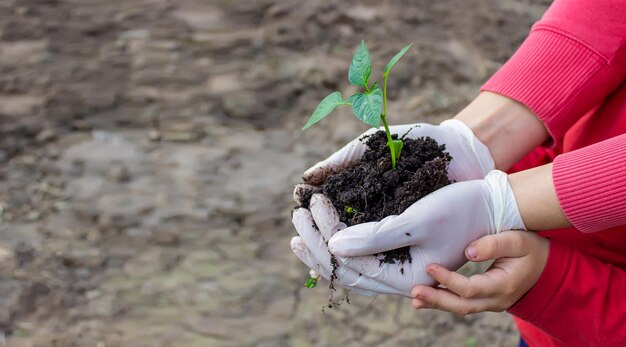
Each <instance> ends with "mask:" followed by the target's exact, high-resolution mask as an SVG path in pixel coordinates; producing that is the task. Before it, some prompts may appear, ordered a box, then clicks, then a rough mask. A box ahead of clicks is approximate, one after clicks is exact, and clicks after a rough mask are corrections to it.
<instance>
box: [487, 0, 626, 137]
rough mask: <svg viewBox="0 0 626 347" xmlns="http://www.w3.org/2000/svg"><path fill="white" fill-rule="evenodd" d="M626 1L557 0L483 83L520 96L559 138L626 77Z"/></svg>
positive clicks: (513, 95)
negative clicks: (497, 69)
mask: <svg viewBox="0 0 626 347" xmlns="http://www.w3.org/2000/svg"><path fill="white" fill-rule="evenodd" d="M625 13H626V2H625V1H618V0H606V1H596V0H576V1H574V0H555V1H554V3H553V4H552V6H550V8H549V9H548V11H547V12H546V13H545V14H544V16H543V18H542V19H541V20H540V21H539V22H537V23H536V24H535V25H534V26H533V28H532V30H531V32H530V34H529V36H528V37H527V38H526V40H525V41H524V43H523V44H522V45H521V46H520V47H519V49H518V50H517V52H516V53H515V54H514V55H513V56H512V57H511V58H510V59H509V61H507V63H506V64H505V65H504V66H502V68H501V69H500V70H499V71H498V72H496V73H495V74H494V75H493V76H492V77H491V78H490V79H489V81H487V83H486V84H485V85H484V86H483V87H482V88H481V90H482V91H491V92H494V93H497V94H501V95H503V96H506V97H508V98H511V99H513V100H516V101H518V102H519V103H521V104H523V105H525V106H526V107H528V108H529V109H530V110H532V112H533V113H534V114H536V115H537V117H538V118H539V119H541V120H542V122H543V123H544V125H545V126H546V128H547V130H548V132H549V133H550V135H551V136H552V137H553V139H554V140H555V141H556V142H559V141H560V140H561V138H562V136H563V134H564V133H565V132H566V131H567V129H569V128H570V127H571V126H572V125H573V124H574V123H575V122H576V121H577V120H578V119H579V118H580V117H582V116H583V115H584V114H585V113H586V112H588V111H589V110H591V109H593V108H594V107H596V106H597V105H599V104H600V103H601V102H602V100H604V99H605V98H606V97H607V96H608V95H609V94H610V93H612V92H613V91H614V90H615V89H616V88H617V87H618V86H619V85H620V84H621V83H622V82H623V81H624V79H626V20H624V14H625Z"/></svg>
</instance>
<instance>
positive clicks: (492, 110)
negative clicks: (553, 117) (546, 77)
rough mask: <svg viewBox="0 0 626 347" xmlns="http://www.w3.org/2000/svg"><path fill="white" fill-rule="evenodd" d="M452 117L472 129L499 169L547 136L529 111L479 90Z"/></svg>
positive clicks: (542, 126) (529, 150)
mask: <svg viewBox="0 0 626 347" xmlns="http://www.w3.org/2000/svg"><path fill="white" fill-rule="evenodd" d="M454 118H455V119H457V120H459V121H461V122H463V123H465V124H466V125H467V126H468V127H469V128H470V129H472V131H473V132H474V135H476V137H477V138H478V139H479V140H480V141H481V142H482V143H483V144H485V145H486V146H487V147H488V148H489V152H490V153H491V155H492V157H493V159H494V162H495V164H496V168H497V169H498V170H502V171H507V170H508V169H509V168H510V167H511V166H512V165H513V164H515V163H517V162H518V161H519V160H520V159H522V158H523V157H524V156H525V155H526V154H528V153H529V152H531V151H532V150H533V149H534V148H536V147H537V146H539V145H541V144H542V143H543V142H545V141H546V140H547V139H548V132H547V131H546V128H545V126H544V125H543V123H542V122H541V120H539V118H537V116H536V115H535V114H534V113H533V112H532V111H531V110H529V109H528V108H527V107H526V106H524V105H522V104H520V103H519V102H517V101H515V100H513V99H510V98H507V97H505V96H502V95H498V94H494V93H490V92H482V93H480V95H478V97H477V98H476V99H474V101H472V102H471V103H470V104H469V105H467V107H465V108H464V109H463V110H462V111H461V112H459V113H458V114H457V115H456V117H454Z"/></svg>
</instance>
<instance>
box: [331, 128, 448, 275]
mask: <svg viewBox="0 0 626 347" xmlns="http://www.w3.org/2000/svg"><path fill="white" fill-rule="evenodd" d="M361 141H366V144H367V146H368V147H369V148H368V150H367V151H366V152H365V154H364V155H363V158H362V159H361V161H360V162H359V163H358V164H357V165H355V166H353V167H351V168H349V169H347V170H345V171H343V172H341V173H338V174H335V175H332V176H329V177H328V178H327V181H326V185H325V186H324V191H323V192H324V195H326V196H327V197H328V198H330V200H331V201H332V203H333V205H334V206H335V208H336V209H337V211H338V212H339V216H340V219H341V221H342V222H344V223H346V224H347V225H348V226H351V225H355V224H359V223H366V222H374V221H380V220H382V219H383V218H385V217H387V216H390V215H397V214H400V213H402V212H404V210H406V209H407V208H408V207H409V206H411V205H412V204H413V203H415V202H416V201H417V200H419V199H421V198H423V197H425V196H426V195H428V194H430V193H432V192H434V191H435V190H437V189H439V188H442V187H444V186H446V185H448V184H450V183H451V182H450V180H449V179H448V164H449V163H450V160H452V157H451V156H450V154H449V153H448V152H446V151H445V149H446V148H445V145H439V144H438V143H437V141H435V140H434V139H432V138H430V137H422V138H418V139H404V140H403V141H404V147H403V149H402V155H401V156H400V159H399V160H398V162H397V166H396V169H395V170H393V169H392V167H391V157H390V154H389V148H388V147H387V145H386V143H387V137H386V135H385V132H384V131H379V132H377V133H375V134H373V135H371V136H369V137H367V138H362V139H361ZM407 234H408V233H407ZM407 236H410V234H408V235H407ZM411 260H412V259H411V255H410V253H409V248H408V247H403V248H399V249H395V250H390V251H387V252H384V253H382V254H381V258H380V263H381V264H382V263H390V264H394V263H400V264H403V263H404V262H407V261H408V262H409V263H410V262H411ZM333 265H334V264H333Z"/></svg>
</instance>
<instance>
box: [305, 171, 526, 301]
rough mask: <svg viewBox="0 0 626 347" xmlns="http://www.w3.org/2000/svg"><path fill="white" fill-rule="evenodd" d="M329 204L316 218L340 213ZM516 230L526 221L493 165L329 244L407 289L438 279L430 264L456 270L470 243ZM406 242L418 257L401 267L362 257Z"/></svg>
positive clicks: (367, 271) (355, 266) (354, 263)
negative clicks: (473, 177) (477, 177)
mask: <svg viewBox="0 0 626 347" xmlns="http://www.w3.org/2000/svg"><path fill="white" fill-rule="evenodd" d="M324 207H325V208H324V209H323V210H322V211H319V212H317V213H316V214H317V215H319V216H316V221H317V220H318V219H319V220H323V219H324V217H323V216H333V215H334V214H336V211H335V210H334V208H333V207H332V205H331V204H328V205H324ZM327 218H329V219H332V218H333V217H327ZM512 229H519V230H524V229H525V227H524V223H523V222H522V219H521V217H520V215H519V211H518V208H517V204H516V202H515V197H514V196H513V192H512V190H511V186H510V185H509V183H508V180H507V175H506V174H505V173H503V172H501V171H495V170H494V171H492V172H490V173H489V174H488V175H487V176H486V177H485V178H484V179H482V180H473V181H466V182H458V183H453V184H451V185H449V186H446V187H444V188H441V189H439V190H437V191H435V192H434V193H432V194H430V195H428V196H426V197H424V198H423V199H421V200H419V201H417V202H416V203H414V204H413V205H412V206H411V207H409V208H408V209H407V210H406V211H404V212H403V213H402V214H400V215H396V216H389V217H386V218H384V219H383V220H381V221H380V222H371V223H363V224H358V225H354V226H351V227H349V228H345V229H343V230H341V231H339V232H337V233H336V234H334V236H332V238H331V239H330V241H329V242H328V248H329V250H330V252H331V253H333V254H334V255H336V256H338V257H339V259H340V260H341V261H342V263H343V264H344V265H345V266H346V267H348V268H350V269H352V270H353V271H355V272H358V273H361V274H363V275H364V276H367V277H369V278H372V279H374V280H377V281H379V282H381V283H384V284H387V285H390V286H392V287H394V288H396V289H398V290H400V291H401V292H403V293H406V292H410V290H411V288H412V287H413V286H414V285H415V284H417V283H420V284H426V285H432V284H434V281H433V280H432V278H430V277H429V276H428V275H427V274H426V271H425V270H426V266H427V265H428V264H431V263H438V264H441V265H442V266H444V267H446V268H451V269H457V268H458V267H460V266H461V265H463V263H465V257H464V256H463V250H464V249H465V247H466V246H467V244H469V243H470V242H472V241H474V240H476V239H478V238H480V237H482V236H485V235H490V234H496V233H497V232H499V231H502V230H512ZM406 246H410V254H411V257H412V258H413V262H412V263H411V264H405V266H404V270H402V271H400V269H401V268H402V267H400V266H399V265H397V264H381V265H380V266H379V264H378V260H377V259H376V258H374V259H371V257H370V258H365V259H364V258H363V257H362V256H371V255H373V254H377V253H380V252H385V251H389V250H392V249H397V248H401V247H406ZM367 259H369V260H367ZM372 262H374V263H375V264H372ZM374 265H376V266H374Z"/></svg>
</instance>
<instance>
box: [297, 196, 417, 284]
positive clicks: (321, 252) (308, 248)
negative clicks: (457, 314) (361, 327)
mask: <svg viewBox="0 0 626 347" xmlns="http://www.w3.org/2000/svg"><path fill="white" fill-rule="evenodd" d="M311 211H313V213H311ZM311 211H309V210H307V209H305V208H299V209H297V210H294V211H293V215H292V222H293V225H294V226H295V227H296V231H297V232H298V235H300V236H296V237H294V238H292V239H291V250H292V251H293V253H294V254H295V255H296V256H297V257H298V258H299V259H300V260H301V261H302V262H303V263H304V264H306V265H307V266H308V267H309V268H311V269H313V270H314V271H315V272H317V273H318V274H319V275H320V276H322V277H323V278H324V279H326V280H327V281H330V280H331V275H332V273H333V267H332V265H331V254H330V252H329V251H328V246H327V245H326V244H327V240H328V239H330V237H331V235H332V234H333V233H335V232H337V231H338V230H340V229H341V228H345V227H346V225H345V224H343V223H341V222H339V216H338V215H337V213H336V211H335V209H334V208H333V207H332V204H331V202H330V200H328V199H327V198H326V197H324V196H323V195H321V194H315V195H314V196H313V198H312V199H311ZM314 215H318V216H322V217H323V218H322V219H319V220H314V218H313V216H314ZM362 258H364V259H372V260H375V261H376V262H378V261H377V260H376V259H375V257H373V256H366V257H362ZM337 260H338V264H337V265H338V266H337V268H336V270H335V276H336V278H334V279H333V283H334V285H335V286H341V287H344V288H346V289H348V290H351V291H354V292H356V293H359V294H362V295H366V296H375V295H377V294H396V295H406V293H401V292H400V291H398V290H397V289H395V288H393V287H391V286H389V285H386V284H384V283H381V282H379V281H377V280H375V279H372V278H368V277H367V276H363V275H362V274H360V273H358V272H356V271H354V270H352V269H350V268H348V267H346V266H345V265H344V264H343V263H341V261H339V259H338V258H337Z"/></svg>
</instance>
